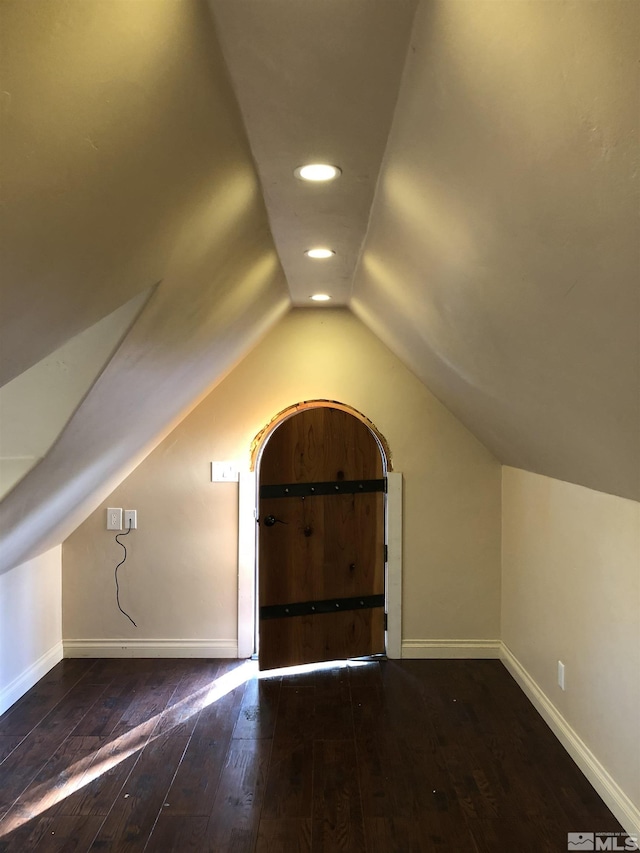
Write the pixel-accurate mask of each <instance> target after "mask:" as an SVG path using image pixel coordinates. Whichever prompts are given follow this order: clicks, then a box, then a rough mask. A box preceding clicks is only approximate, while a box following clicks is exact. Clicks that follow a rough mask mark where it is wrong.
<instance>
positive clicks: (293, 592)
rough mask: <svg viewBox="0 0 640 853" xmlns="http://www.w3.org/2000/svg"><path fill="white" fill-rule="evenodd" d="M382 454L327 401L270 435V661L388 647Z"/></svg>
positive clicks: (262, 493)
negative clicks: (385, 614)
mask: <svg viewBox="0 0 640 853" xmlns="http://www.w3.org/2000/svg"><path fill="white" fill-rule="evenodd" d="M385 485H386V479H385V471H384V464H383V459H382V454H381V451H380V448H379V446H378V443H377V441H376V439H375V438H374V436H373V434H372V433H371V431H370V430H369V429H368V428H367V426H366V425H365V424H364V423H362V422H361V421H360V420H358V419H357V418H356V417H354V416H353V415H350V414H349V413H347V412H345V411H342V410H339V409H332V408H327V407H322V408H311V409H305V410H302V411H300V412H299V413H297V414H295V415H293V416H292V417H290V418H288V419H287V420H285V421H283V422H282V423H281V424H280V425H279V426H278V427H277V428H276V429H275V430H274V432H273V434H272V435H271V436H270V438H269V439H268V441H267V443H266V445H265V447H264V449H263V451H262V457H261V461H260V469H259V518H258V521H259V525H260V526H259V550H258V553H259V564H258V568H259V605H260V611H259V615H260V629H259V630H260V633H259V662H260V669H271V668H273V667H279V666H292V665H295V664H301V663H312V662H316V661H323V660H336V659H344V658H349V657H360V656H362V655H369V654H378V653H382V652H384V651H385V642H384V631H385V625H384V604H385V596H384V562H385V559H384V491H385Z"/></svg>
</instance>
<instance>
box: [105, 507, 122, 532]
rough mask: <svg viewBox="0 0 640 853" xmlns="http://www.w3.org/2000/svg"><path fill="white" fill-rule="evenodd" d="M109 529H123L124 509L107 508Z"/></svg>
mask: <svg viewBox="0 0 640 853" xmlns="http://www.w3.org/2000/svg"><path fill="white" fill-rule="evenodd" d="M107 530H122V509H116V508H115V507H112V506H110V507H108V508H107Z"/></svg>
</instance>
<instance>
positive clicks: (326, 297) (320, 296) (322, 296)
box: [311, 293, 331, 302]
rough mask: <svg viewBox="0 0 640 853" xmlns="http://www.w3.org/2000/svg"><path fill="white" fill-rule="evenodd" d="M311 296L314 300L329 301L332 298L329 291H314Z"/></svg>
mask: <svg viewBox="0 0 640 853" xmlns="http://www.w3.org/2000/svg"><path fill="white" fill-rule="evenodd" d="M311 298H312V299H313V301H314V302H328V301H329V300H330V299H331V297H330V296H329V294H328V293H314V294H313V296H312V297H311Z"/></svg>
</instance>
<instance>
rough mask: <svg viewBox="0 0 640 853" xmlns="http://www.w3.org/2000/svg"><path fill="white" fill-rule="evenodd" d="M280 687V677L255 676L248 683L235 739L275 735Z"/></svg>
mask: <svg viewBox="0 0 640 853" xmlns="http://www.w3.org/2000/svg"><path fill="white" fill-rule="evenodd" d="M280 687H281V679H280V678H267V679H257V678H253V679H251V680H250V681H249V682H248V683H247V685H246V688H245V691H244V696H243V699H242V707H241V709H240V714H239V715H238V721H237V723H236V727H235V730H234V732H233V737H234V739H237V738H271V737H273V733H274V730H275V726H276V716H277V711H278V703H279V701H280Z"/></svg>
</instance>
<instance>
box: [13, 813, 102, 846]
mask: <svg viewBox="0 0 640 853" xmlns="http://www.w3.org/2000/svg"><path fill="white" fill-rule="evenodd" d="M101 823H102V818H101V817H88V816H76V817H72V816H70V815H56V816H55V817H42V818H39V819H37V820H34V821H32V822H30V823H28V824H25V825H24V826H23V827H21V828H20V829H18V830H16V831H15V832H13V833H11V835H9V836H5V837H2V838H0V851H1V853H27V851H32V850H37V851H43V853H44V851H46V853H86V851H87V850H89V848H90V847H91V843H92V841H93V839H94V838H95V836H96V833H97V832H98V830H99V829H100V824H101Z"/></svg>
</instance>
